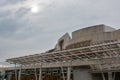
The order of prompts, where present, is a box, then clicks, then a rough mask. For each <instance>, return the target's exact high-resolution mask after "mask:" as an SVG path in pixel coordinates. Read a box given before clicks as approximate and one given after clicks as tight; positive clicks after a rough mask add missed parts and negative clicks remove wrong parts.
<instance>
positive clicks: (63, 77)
mask: <svg viewBox="0 0 120 80" xmlns="http://www.w3.org/2000/svg"><path fill="white" fill-rule="evenodd" d="M61 71H62V76H63V80H65V75H64V72H63V67H62V66H61Z"/></svg>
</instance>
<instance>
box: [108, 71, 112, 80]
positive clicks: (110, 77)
mask: <svg viewBox="0 0 120 80" xmlns="http://www.w3.org/2000/svg"><path fill="white" fill-rule="evenodd" d="M108 80H112V72H108Z"/></svg>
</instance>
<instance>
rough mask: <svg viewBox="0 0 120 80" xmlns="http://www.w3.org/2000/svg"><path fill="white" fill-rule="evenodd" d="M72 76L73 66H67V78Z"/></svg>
mask: <svg viewBox="0 0 120 80" xmlns="http://www.w3.org/2000/svg"><path fill="white" fill-rule="evenodd" d="M70 78H71V67H67V80H70Z"/></svg>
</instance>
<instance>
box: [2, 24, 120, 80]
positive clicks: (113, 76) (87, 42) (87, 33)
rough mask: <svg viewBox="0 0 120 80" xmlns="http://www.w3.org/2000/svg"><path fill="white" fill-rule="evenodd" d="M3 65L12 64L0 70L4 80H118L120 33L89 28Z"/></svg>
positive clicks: (112, 30) (97, 27)
mask: <svg viewBox="0 0 120 80" xmlns="http://www.w3.org/2000/svg"><path fill="white" fill-rule="evenodd" d="M6 61H7V62H8V63H11V64H15V67H8V68H1V70H2V71H1V72H2V73H3V71H4V78H6V79H7V80H120V77H119V76H120V30H116V29H114V28H112V27H109V26H106V25H104V24H100V25H94V26H90V27H87V28H83V29H80V30H76V31H74V32H72V37H70V35H69V34H68V33H66V34H64V35H63V36H62V37H61V38H59V39H58V42H57V44H56V46H55V48H54V49H51V50H48V51H46V52H44V53H40V54H34V55H28V56H21V57H16V58H10V59H7V60H6ZM2 77H3V76H2ZM2 77H1V78H2Z"/></svg>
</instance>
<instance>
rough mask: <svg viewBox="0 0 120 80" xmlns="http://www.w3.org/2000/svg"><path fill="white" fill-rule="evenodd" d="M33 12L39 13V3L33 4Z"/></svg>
mask: <svg viewBox="0 0 120 80" xmlns="http://www.w3.org/2000/svg"><path fill="white" fill-rule="evenodd" d="M31 12H32V13H38V12H39V6H38V5H32V7H31Z"/></svg>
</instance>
